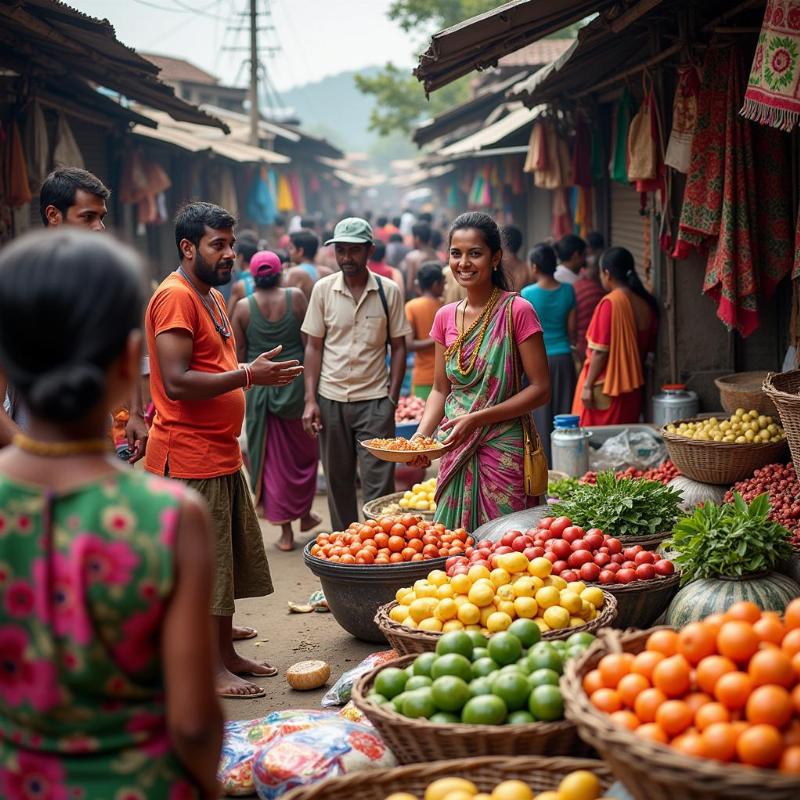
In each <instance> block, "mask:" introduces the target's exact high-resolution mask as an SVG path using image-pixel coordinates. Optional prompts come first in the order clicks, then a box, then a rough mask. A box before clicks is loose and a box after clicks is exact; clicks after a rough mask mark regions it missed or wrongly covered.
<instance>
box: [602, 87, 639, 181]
mask: <svg viewBox="0 0 800 800" xmlns="http://www.w3.org/2000/svg"><path fill="white" fill-rule="evenodd" d="M633 115H634V103H633V98H632V97H631V93H630V92H629V91H628V87H627V86H626V87H625V88H624V89H623V90H622V96H621V97H620V99H619V100H618V101H617V105H616V108H615V109H614V116H613V130H612V135H611V161H610V162H609V164H608V173H609V177H610V178H611V180H612V181H617V182H618V183H626V184H627V183H628V129H629V128H630V124H631V119H632V118H633Z"/></svg>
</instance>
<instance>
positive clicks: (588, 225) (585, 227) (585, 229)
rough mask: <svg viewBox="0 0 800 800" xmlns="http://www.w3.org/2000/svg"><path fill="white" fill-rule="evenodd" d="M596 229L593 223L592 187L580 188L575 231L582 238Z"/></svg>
mask: <svg viewBox="0 0 800 800" xmlns="http://www.w3.org/2000/svg"><path fill="white" fill-rule="evenodd" d="M593 227H594V225H593V222H592V187H591V186H579V187H578V200H577V203H576V205H575V230H574V231H573V232H574V233H576V234H577V235H578V236H580V237H581V238H583V239H585V238H586V235H587V234H588V233H589V231H590V230H592V228H593Z"/></svg>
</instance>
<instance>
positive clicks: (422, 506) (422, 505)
mask: <svg viewBox="0 0 800 800" xmlns="http://www.w3.org/2000/svg"><path fill="white" fill-rule="evenodd" d="M430 507H431V504H430V502H429V501H428V500H417V502H416V503H415V504H414V510H415V511H429V510H430Z"/></svg>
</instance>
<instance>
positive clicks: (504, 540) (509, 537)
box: [500, 531, 520, 547]
mask: <svg viewBox="0 0 800 800" xmlns="http://www.w3.org/2000/svg"><path fill="white" fill-rule="evenodd" d="M519 535H520V532H519V531H508V532H507V533H504V534H503V535H502V537H501V538H500V544H504V545H506V547H511V543H512V542H513V541H514V539H516V538H517V536H519Z"/></svg>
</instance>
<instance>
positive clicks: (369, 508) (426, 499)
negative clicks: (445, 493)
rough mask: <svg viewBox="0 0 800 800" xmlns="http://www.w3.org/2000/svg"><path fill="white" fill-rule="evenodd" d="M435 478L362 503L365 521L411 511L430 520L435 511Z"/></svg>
mask: <svg viewBox="0 0 800 800" xmlns="http://www.w3.org/2000/svg"><path fill="white" fill-rule="evenodd" d="M435 495H436V478H429V479H428V480H427V481H423V482H422V483H415V484H414V485H413V486H412V487H411V488H410V489H409V490H408V491H405V492H395V493H394V494H387V495H385V496H384V497H377V498H376V499H375V500H370V501H369V502H368V503H364V508H363V511H364V516H365V517H366V518H367V519H378V518H379V517H383V516H386V515H387V514H389V515H392V514H402V513H403V512H404V511H413V512H414V513H415V514H419V516H421V517H422V518H423V519H428V520H432V519H433V513H434V511H436V501H435V500H434V499H433V498H434V496H435Z"/></svg>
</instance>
